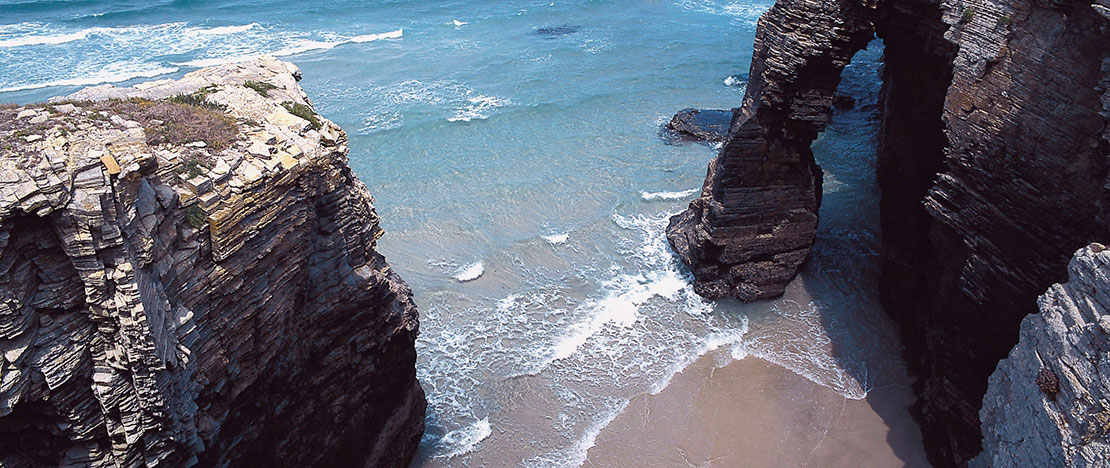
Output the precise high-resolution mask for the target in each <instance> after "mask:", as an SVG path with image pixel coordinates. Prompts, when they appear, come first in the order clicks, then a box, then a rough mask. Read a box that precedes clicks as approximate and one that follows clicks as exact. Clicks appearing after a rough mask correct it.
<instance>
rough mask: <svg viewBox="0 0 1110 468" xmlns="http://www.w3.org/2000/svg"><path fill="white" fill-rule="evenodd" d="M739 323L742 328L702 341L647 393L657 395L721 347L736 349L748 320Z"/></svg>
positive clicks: (719, 332)
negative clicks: (694, 364)
mask: <svg viewBox="0 0 1110 468" xmlns="http://www.w3.org/2000/svg"><path fill="white" fill-rule="evenodd" d="M741 323H742V326H741V327H740V328H732V329H726V330H722V331H718V332H714V333H711V334H710V335H709V336H706V337H705V338H704V339H702V340H701V343H700V344H699V345H698V347H697V348H696V349H695V350H694V352H692V353H689V354H687V355H686V356H685V357H684V358H683V359H681V360H679V361H677V362H675V363H674V364H673V365H672V366H671V367H670V368H669V369H668V370H667V372H666V373H665V374H664V375H663V378H662V379H659V380H657V381H656V382H655V383H653V384H651V388H649V389H648V393H649V394H651V395H658V394H659V392H662V391H663V389H664V388H667V385H670V384H671V380H672V379H674V376H675V375H678V373H679V372H682V371H683V370H685V369H686V368H687V367H689V366H690V364H693V363H694V361H696V360H698V358H700V357H702V356H705V355H706V354H708V353H710V352H712V351H716V350H717V349H719V348H721V347H725V346H728V347H736V345H739V344H741V343H743V340H744V335H746V334H747V333H748V320H747V319H746V318H745V319H744V320H743V321H742V322H741Z"/></svg>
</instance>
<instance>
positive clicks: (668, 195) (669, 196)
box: [640, 188, 698, 201]
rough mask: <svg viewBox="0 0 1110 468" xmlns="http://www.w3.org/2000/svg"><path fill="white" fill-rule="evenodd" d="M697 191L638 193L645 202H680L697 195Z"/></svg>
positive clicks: (693, 189)
mask: <svg viewBox="0 0 1110 468" xmlns="http://www.w3.org/2000/svg"><path fill="white" fill-rule="evenodd" d="M697 191H698V189H696V188H692V189H689V190H682V191H679V192H640V198H642V199H644V200H645V201H653V200H681V199H683V198H686V197H689V196H690V195H693V194H694V193H697Z"/></svg>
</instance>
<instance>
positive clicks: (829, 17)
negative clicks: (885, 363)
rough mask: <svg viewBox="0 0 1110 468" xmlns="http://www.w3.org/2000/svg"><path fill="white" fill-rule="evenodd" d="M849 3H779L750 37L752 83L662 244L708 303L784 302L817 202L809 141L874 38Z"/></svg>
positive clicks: (862, 10) (861, 9)
mask: <svg viewBox="0 0 1110 468" xmlns="http://www.w3.org/2000/svg"><path fill="white" fill-rule="evenodd" d="M868 12H869V10H868V8H866V7H865V6H864V5H862V4H859V3H856V2H851V1H828V0H780V1H779V2H777V3H776V4H775V5H774V6H773V7H771V9H770V10H768V11H767V13H765V14H764V15H763V16H762V17H761V18H760V19H759V26H758V28H757V30H756V37H755V53H754V56H753V59H752V67H751V72H750V76H751V80H750V81H749V82H748V85H747V89H746V91H745V94H744V102H743V105H742V106H741V108H740V109H739V111H738V115H737V116H736V117H735V118H734V119H733V124H732V128H731V129H730V130H729V133H728V137H727V138H726V140H725V143H724V146H723V147H722V148H721V151H720V153H719V154H718V155H717V157H716V158H714V159H713V160H712V161H711V162H710V163H709V171H708V175H707V176H706V178H705V185H704V186H703V188H702V194H701V197H699V198H698V199H696V200H694V201H693V202H692V203H690V208H689V209H688V210H686V211H684V212H682V213H681V214H679V215H676V216H675V217H673V218H671V222H670V225H669V226H668V227H667V239H668V240H669V241H670V244H671V246H672V247H673V248H674V250H675V252H676V253H677V254H678V256H679V257H680V258H681V259H682V261H683V262H684V263H685V264H686V265H687V266H689V267H690V270H691V271H692V272H693V274H694V278H695V279H696V280H697V281H696V282H695V286H694V287H695V290H696V291H697V292H698V294H701V295H703V296H706V297H711V298H717V297H724V296H731V297H737V298H740V299H742V300H748V301H751V300H759V299H767V298H772V297H777V296H780V295H782V293H783V290H784V288H785V287H786V283H788V282H789V281H790V280H791V279H792V278H793V277H794V275H795V274H796V273H797V271H798V268H799V267H800V266H801V265H802V262H803V261H805V258H806V255H808V254H809V248H810V246H811V245H813V239H814V236H815V235H816V231H817V208H818V206H820V204H821V169H820V168H819V167H818V166H817V164H816V163H815V162H814V160H813V152H812V151H810V148H809V146H810V143H812V142H813V140H814V139H815V138H816V137H817V133H818V132H820V131H821V130H823V129H824V127H825V125H826V124H827V123H828V121H829V117H830V116H831V115H832V102H833V94H834V93H835V91H836V86H837V84H838V83H839V82H840V71H841V70H843V69H844V66H845V65H847V64H848V61H849V60H851V58H852V55H853V54H854V53H855V52H856V51H857V50H859V49H861V48H863V47H864V46H865V45H867V42H868V41H869V40H870V39H871V37H872V36H873V35H874V31H873V30H872V27H871V24H870V22H869V21H868V19H867V15H868Z"/></svg>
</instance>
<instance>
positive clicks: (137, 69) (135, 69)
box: [0, 64, 178, 93]
mask: <svg viewBox="0 0 1110 468" xmlns="http://www.w3.org/2000/svg"><path fill="white" fill-rule="evenodd" d="M177 70H178V69H177V67H151V66H150V65H149V64H113V65H111V66H109V67H108V68H106V69H104V70H102V71H100V72H96V73H93V74H92V75H88V76H85V77H81V78H67V79H61V80H54V81H47V82H43V83H27V84H13V85H10V86H5V87H0V93H3V92H9V91H24V90H28V89H40V88H48V87H51V86H88V85H95V84H101V83H118V82H120V81H127V80H132V79H135V78H153V77H155V76H161V75H166V74H169V73H174V72H176V71H177Z"/></svg>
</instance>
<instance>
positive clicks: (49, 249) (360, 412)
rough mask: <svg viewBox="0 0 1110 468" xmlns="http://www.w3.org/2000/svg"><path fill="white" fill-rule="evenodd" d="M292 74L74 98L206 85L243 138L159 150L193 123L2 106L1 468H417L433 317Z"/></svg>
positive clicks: (101, 90)
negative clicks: (421, 328) (425, 323)
mask: <svg viewBox="0 0 1110 468" xmlns="http://www.w3.org/2000/svg"><path fill="white" fill-rule="evenodd" d="M298 77H299V72H298V71H297V70H296V68H295V67H293V66H292V65H291V64H288V63H284V62H279V61H276V60H273V59H259V60H258V61H256V62H251V63H244V64H233V65H227V66H221V67H216V68H211V69H204V70H199V71H196V72H193V73H190V74H189V75H186V77H185V78H184V79H182V80H179V81H161V82H153V83H147V84H143V85H138V86H136V87H135V88H126V89H118V88H112V87H97V88H90V89H87V90H84V91H81V92H79V93H77V94H76V95H73V96H70V99H74V100H86V99H91V100H99V99H104V98H110V97H116V98H131V97H137V98H138V97H141V98H145V99H162V98H167V97H171V96H176V95H182V94H186V95H187V94H190V93H195V92H196V91H198V90H201V89H203V90H204V91H203V92H202V93H201V94H200V95H194V97H198V96H199V99H200V101H202V102H204V103H205V104H204V105H205V106H211V107H213V108H217V109H218V108H219V106H224V110H222V111H220V112H221V113H226V115H228V116H230V117H231V118H232V119H234V120H233V122H234V123H235V125H236V126H237V128H238V130H239V135H238V137H237V138H235V139H233V140H232V141H230V142H218V141H214V140H209V141H205V140H204V139H201V140H199V141H198V142H189V143H187V144H173V143H167V144H159V145H155V146H151V144H150V141H152V139H151V138H152V136H151V133H152V132H159V131H166V132H168V133H169V134H172V133H173V132H174V131H177V130H175V129H178V128H179V127H174V125H175V122H168V121H160V120H159V121H156V122H154V121H143V122H140V121H135V120H129V118H130V117H132V116H133V114H126V116H121V115H119V114H117V113H115V112H114V111H113V109H122V107H118V106H119V105H120V104H119V103H115V104H112V103H105V102H99V103H93V102H74V103H66V104H63V103H60V102H59V103H55V105H53V106H49V107H47V106H29V107H28V108H26V109H2V110H0V122H3V123H2V124H0V140H3V141H4V142H5V143H8V144H7V145H5V146H0V147H2V148H4V149H3V152H2V153H0V353H2V354H0V365H2V366H3V378H2V379H0V466H4V467H21V466H61V465H66V466H69V465H91V466H128V467H130V466H174V467H176V466H189V465H200V466H244V465H247V464H249V465H252V466H265V465H270V466H367V467H375V466H406V465H407V463H408V461H409V460H410V458H411V456H412V454H413V453H414V451H415V447H416V444H417V443H418V442H419V439H420V436H421V433H422V431H423V418H424V409H425V401H424V394H423V391H422V390H421V388H420V386H419V384H418V383H417V381H416V376H415V358H416V355H415V349H414V347H413V342H414V340H415V338H416V334H417V330H418V325H417V311H416V308H415V306H414V305H413V302H412V299H411V297H410V296H411V294H410V291H409V289H408V287H407V286H406V285H405V283H404V282H403V281H402V280H401V278H399V277H398V276H397V275H396V274H395V273H394V272H393V271H392V270H391V269H390V268H389V266H388V265H387V264H386V262H385V260H384V258H382V256H381V255H380V254H378V253H377V252H375V250H374V246H375V242H376V240H377V239H378V238H379V237H380V236H381V235H382V230H381V228H380V227H379V224H378V218H377V215H376V214H375V212H374V208H373V205H372V203H373V200H372V198H371V196H370V194H369V192H368V191H367V189H366V187H365V186H364V185H363V184H362V183H361V182H360V181H359V180H358V179H357V178H355V176H354V174H353V173H352V172H351V169H350V168H349V167H348V165H347V152H348V148H347V146H346V135H345V134H344V133H343V131H342V130H341V129H339V128H338V127H337V126H335V125H334V124H333V123H331V122H330V121H328V120H326V119H324V118H323V117H320V116H315V115H312V113H311V112H309V113H308V114H303V113H302V114H303V115H304V116H311V117H313V118H315V119H316V123H313V122H310V120H312V119H311V118H310V119H307V120H306V119H305V118H302V117H298V116H296V115H294V114H293V113H291V110H296V109H298V107H297V106H296V104H300V105H302V106H308V105H310V103H309V102H308V101H307V97H306V96H305V95H304V93H303V91H301V89H300V87H299V86H297V84H296V79H297V78H298ZM247 80H251V81H256V82H265V83H269V84H270V85H272V88H273V89H269V90H262V91H256V90H254V89H250V88H247V87H244V86H243V83H244V82H245V81H247ZM263 92H265V93H267V94H268V96H265V97H264V96H262V93H263ZM283 102H285V103H287V104H285V105H282V103H283ZM132 103H138V104H136V105H137V106H140V107H142V106H147V105H148V104H147V101H132ZM142 108H143V109H147V107H142ZM305 108H308V107H305ZM96 109H101V110H96ZM308 109H310V108H308ZM299 113H300V112H299ZM193 115H201V114H193ZM204 115H209V114H204ZM177 123H181V122H177ZM167 126H168V127H167ZM171 136H172V135H171ZM11 142H15V144H11ZM220 146H225V147H223V148H220Z"/></svg>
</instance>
